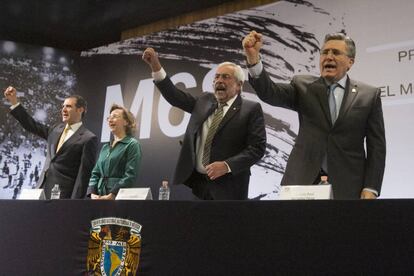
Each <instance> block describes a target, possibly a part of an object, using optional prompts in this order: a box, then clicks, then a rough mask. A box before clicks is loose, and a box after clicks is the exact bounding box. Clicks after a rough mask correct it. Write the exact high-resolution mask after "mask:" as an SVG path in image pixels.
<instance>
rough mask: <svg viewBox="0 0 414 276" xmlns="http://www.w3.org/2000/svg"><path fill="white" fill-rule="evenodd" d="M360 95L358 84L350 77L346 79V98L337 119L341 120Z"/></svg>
mask: <svg viewBox="0 0 414 276" xmlns="http://www.w3.org/2000/svg"><path fill="white" fill-rule="evenodd" d="M357 95H358V86H357V85H356V83H355V82H354V81H352V80H350V79H349V78H348V79H347V81H346V85H345V92H344V98H343V100H342V104H341V108H340V110H339V114H338V119H337V121H341V120H342V119H343V118H344V117H345V115H346V113H347V112H348V111H349V109H350V108H351V106H352V103H353V102H354V100H355V98H356V96H357Z"/></svg>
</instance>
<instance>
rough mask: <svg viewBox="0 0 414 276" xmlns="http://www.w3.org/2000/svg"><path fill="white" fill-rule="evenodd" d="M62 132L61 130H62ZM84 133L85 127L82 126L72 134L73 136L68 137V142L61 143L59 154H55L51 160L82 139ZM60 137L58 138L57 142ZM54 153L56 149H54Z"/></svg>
mask: <svg viewBox="0 0 414 276" xmlns="http://www.w3.org/2000/svg"><path fill="white" fill-rule="evenodd" d="M62 131H63V129H62ZM84 131H85V127H84V126H83V124H82V125H81V126H80V127H79V129H78V130H77V131H76V132H75V133H73V135H72V136H71V137H69V139H68V140H66V141H65V143H63V145H62V147H61V148H60V150H59V152H57V153H56V154H55V155H54V156H53V157H52V159H53V158H54V157H55V156H56V155H59V154H61V153H62V152H64V151H65V150H66V148H67V147H70V146H71V145H72V144H74V143H76V142H77V141H78V140H79V139H81V138H82V135H83V133H84ZM59 138H60V136H59V137H58V140H59ZM55 152H56V149H55Z"/></svg>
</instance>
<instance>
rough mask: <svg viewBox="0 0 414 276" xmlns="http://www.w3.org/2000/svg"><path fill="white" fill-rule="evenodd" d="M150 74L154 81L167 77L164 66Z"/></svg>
mask: <svg viewBox="0 0 414 276" xmlns="http://www.w3.org/2000/svg"><path fill="white" fill-rule="evenodd" d="M151 75H152V77H153V78H154V81H155V82H160V81H162V80H164V79H165V78H166V77H167V73H166V72H165V70H164V68H161V70H160V71H157V72H152V73H151Z"/></svg>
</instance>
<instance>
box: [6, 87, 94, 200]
mask: <svg viewBox="0 0 414 276" xmlns="http://www.w3.org/2000/svg"><path fill="white" fill-rule="evenodd" d="M4 95H5V97H6V99H7V100H8V101H9V102H10V103H11V105H12V106H11V109H12V110H11V111H10V114H11V115H13V117H15V118H16V119H17V120H18V121H19V122H20V124H21V125H22V126H23V128H24V129H26V130H27V131H29V132H31V133H33V134H36V135H38V136H40V137H41V138H43V139H45V140H47V142H48V147H47V156H46V160H45V166H44V168H43V172H42V174H41V176H40V178H39V182H38V185H37V188H43V189H44V191H45V195H46V198H50V191H51V189H52V188H53V186H54V185H55V184H59V187H60V190H61V194H60V197H61V198H84V197H85V195H86V190H87V187H88V183H89V178H90V176H91V171H92V168H93V166H94V165H95V160H96V151H97V147H98V139H97V137H96V136H95V134H93V133H92V132H91V131H89V130H88V129H86V128H85V127H84V126H83V124H82V118H83V115H84V113H85V112H86V101H85V100H84V99H83V98H82V97H81V96H78V95H74V96H70V97H69V98H67V99H65V101H64V102H63V106H62V121H63V123H59V124H57V125H54V126H52V127H48V126H46V125H43V124H41V123H39V122H36V121H35V120H34V119H33V118H32V117H31V116H30V115H29V114H28V113H27V112H26V110H25V109H24V108H23V106H22V105H21V104H20V103H19V102H18V99H17V95H16V89H15V88H13V87H8V88H7V89H6V90H5V91H4Z"/></svg>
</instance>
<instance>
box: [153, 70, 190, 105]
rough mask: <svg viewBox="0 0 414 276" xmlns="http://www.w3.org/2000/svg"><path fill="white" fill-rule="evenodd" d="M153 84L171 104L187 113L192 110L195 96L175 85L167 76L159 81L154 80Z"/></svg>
mask: <svg viewBox="0 0 414 276" xmlns="http://www.w3.org/2000/svg"><path fill="white" fill-rule="evenodd" d="M155 85H156V86H157V88H158V89H159V90H160V92H161V95H162V96H163V97H164V98H165V99H166V100H167V102H169V103H170V104H171V105H172V106H175V107H178V108H180V109H182V110H184V111H185V112H188V113H191V112H192V111H193V109H194V106H195V104H196V100H197V99H196V97H194V96H192V95H191V94H190V93H186V92H184V91H181V90H180V89H178V88H177V87H175V85H174V84H173V83H172V81H171V79H170V78H169V77H168V76H167V77H166V78H165V79H163V80H162V81H160V82H155Z"/></svg>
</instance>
